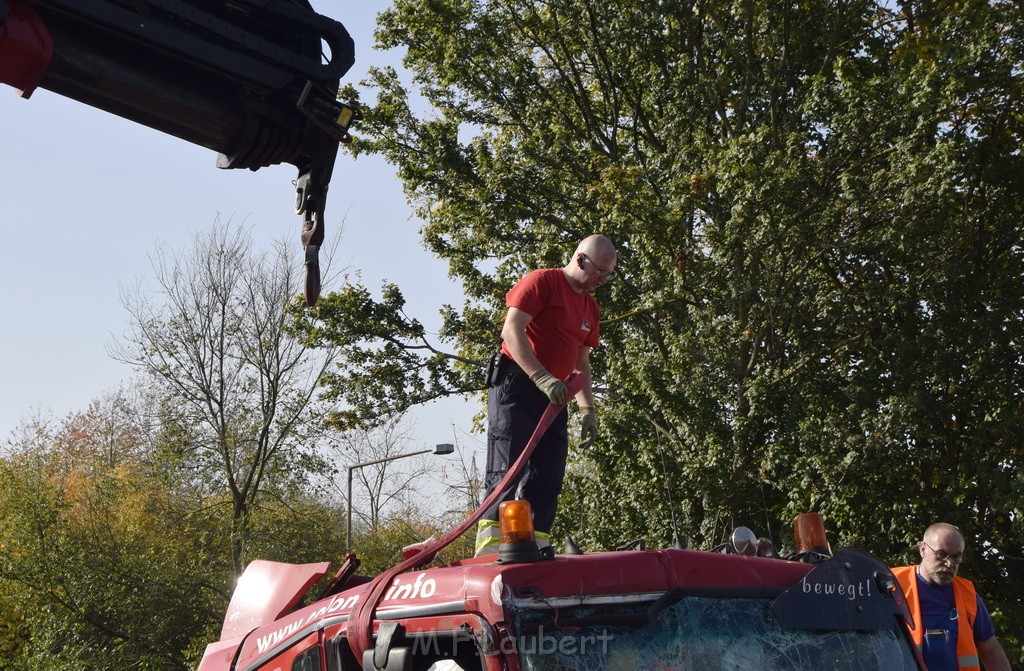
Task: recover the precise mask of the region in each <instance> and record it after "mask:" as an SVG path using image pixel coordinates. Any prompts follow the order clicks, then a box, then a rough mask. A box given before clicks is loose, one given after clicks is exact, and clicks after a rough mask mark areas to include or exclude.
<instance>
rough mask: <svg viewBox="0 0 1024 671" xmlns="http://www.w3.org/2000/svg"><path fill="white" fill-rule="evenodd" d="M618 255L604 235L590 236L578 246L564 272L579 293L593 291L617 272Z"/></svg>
mask: <svg viewBox="0 0 1024 671" xmlns="http://www.w3.org/2000/svg"><path fill="white" fill-rule="evenodd" d="M617 260H618V253H617V252H616V251H615V245H613V244H612V241H611V240H609V239H608V238H606V237H604V236H603V235H596V234H595V235H588V236H587V237H585V238H583V239H582V240H580V244H578V245H576V251H575V252H574V253H573V255H572V258H571V259H569V263H567V264H566V266H565V268H563V269H562V272H563V273H565V278H566V279H567V280H568V281H569V284H570V286H572V288H573V290H574V291H576V292H577V293H582V292H584V291H593V290H594V289H596V288H597V287H599V286H601V285H602V284H604V283H605V282H607V281H608V279H609V278H610V277H611V276H612V273H614V272H615V263H616V261H617Z"/></svg>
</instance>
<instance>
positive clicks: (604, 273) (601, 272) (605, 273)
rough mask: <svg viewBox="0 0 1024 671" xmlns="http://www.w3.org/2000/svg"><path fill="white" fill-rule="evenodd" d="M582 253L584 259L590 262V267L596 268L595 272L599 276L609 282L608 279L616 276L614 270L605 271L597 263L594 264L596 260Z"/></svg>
mask: <svg viewBox="0 0 1024 671" xmlns="http://www.w3.org/2000/svg"><path fill="white" fill-rule="evenodd" d="M580 253H581V254H583V258H584V259H586V260H587V261H590V265H592V266H594V270H595V271H597V274H598V275H599V276H600V277H603V278H605V279H606V280H607V279H611V277H612V276H613V275H615V271H614V270H605V269H604V268H602V267H601V266H599V265H597V264H596V263H594V259H592V258H590V257H589V256H587V255H586V254H585V253H584V252H580Z"/></svg>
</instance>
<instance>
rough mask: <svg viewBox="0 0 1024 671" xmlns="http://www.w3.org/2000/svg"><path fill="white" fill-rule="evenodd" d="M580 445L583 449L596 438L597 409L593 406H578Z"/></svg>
mask: <svg viewBox="0 0 1024 671" xmlns="http://www.w3.org/2000/svg"><path fill="white" fill-rule="evenodd" d="M580 425H581V429H580V447H581V448H583V449H584V450H586V449H588V448H589V447H590V446H591V445H593V444H594V441H595V440H596V439H597V410H595V409H594V407H593V406H589V405H581V406H580Z"/></svg>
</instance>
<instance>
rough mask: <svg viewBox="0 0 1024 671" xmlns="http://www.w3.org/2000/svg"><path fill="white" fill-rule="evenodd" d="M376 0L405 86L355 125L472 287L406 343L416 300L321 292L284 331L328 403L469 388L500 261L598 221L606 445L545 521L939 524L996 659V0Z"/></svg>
mask: <svg viewBox="0 0 1024 671" xmlns="http://www.w3.org/2000/svg"><path fill="white" fill-rule="evenodd" d="M379 18H380V23H379V30H378V33H377V38H378V43H379V46H382V47H385V48H393V47H401V48H404V49H405V60H404V64H405V66H406V67H407V68H408V71H409V72H410V73H411V81H409V82H407V81H403V79H402V78H401V77H400V76H399V74H398V73H396V72H394V71H392V70H388V69H380V70H376V71H374V72H373V73H372V76H371V79H370V81H369V82H368V88H369V89H370V90H369V91H367V90H364V91H362V92H360V91H356V90H354V89H353V90H351V91H349V93H350V94H352V95H358V94H359V93H363V94H364V97H366V96H368V95H370V96H372V97H373V100H366V101H364V104H363V106H364V113H365V117H366V119H365V121H364V122H363V124H362V126H361V137H359V138H358V139H357V140H356V142H354V143H353V144H352V145H351V147H350V149H351V151H352V153H354V154H355V155H356V156H358V155H360V154H364V153H369V154H380V155H383V156H384V157H386V158H387V159H388V160H389V161H390V162H391V163H393V164H394V165H395V166H396V167H397V169H398V173H399V175H400V177H401V179H402V181H403V184H404V187H405V192H406V195H407V197H408V198H409V200H410V203H411V204H412V206H413V208H414V211H415V214H416V215H418V216H419V217H420V218H421V219H422V220H423V221H424V222H425V225H424V227H423V229H422V231H421V234H422V238H423V241H424V244H425V245H426V247H427V248H428V249H429V250H430V251H431V252H433V253H434V254H436V255H437V256H439V257H440V258H442V259H444V260H446V261H447V262H448V263H449V270H450V273H451V276H452V277H453V278H455V279H457V280H458V281H459V282H460V283H461V284H462V286H463V288H464V291H465V294H466V303H465V304H464V305H463V306H460V307H459V308H458V309H456V308H452V307H445V308H444V309H443V316H444V318H445V324H444V327H443V329H442V332H441V333H440V334H439V336H438V340H439V343H438V344H436V345H432V348H433V349H432V350H431V353H430V356H424V355H422V354H421V353H420V352H417V351H416V349H414V348H413V347H411V346H410V345H412V344H413V343H412V340H410V339H406V337H405V336H401V337H400V338H397V339H396V338H394V337H392V335H391V334H390V333H388V332H387V330H388V328H389V326H390V325H394V324H397V323H399V322H400V323H401V324H402V325H403V327H404V326H407V325H408V324H410V323H411V321H410V320H409V319H408V318H407V317H405V315H404V314H403V313H402V309H403V307H402V303H403V300H402V297H401V294H400V291H399V290H398V289H397V288H395V287H389V288H388V289H387V291H386V292H385V295H384V298H383V299H382V300H380V301H376V300H373V299H372V298H371V297H370V295H369V293H368V292H367V291H366V290H365V289H364V288H361V287H358V286H356V287H353V288H352V289H351V290H348V289H347V290H346V292H349V291H351V292H355V294H356V295H358V299H359V300H358V301H351V302H349V303H346V301H347V300H348V299H350V298H351V296H348V297H346V296H345V292H342V294H339V295H338V296H334V297H327V299H328V300H326V301H325V305H327V306H331V311H324V312H320V313H313V314H312V315H311V322H310V324H309V325H308V326H309V333H310V334H311V337H312V341H313V342H317V343H320V344H332V345H333V344H338V343H341V344H343V345H344V346H345V347H347V348H348V349H347V351H346V352H345V357H347V358H348V359H351V360H353V361H355V362H356V363H357V364H359V365H358V366H357V367H356V368H353V369H350V371H349V373H348V374H347V375H346V376H345V377H344V378H343V379H342V378H339V379H338V380H337V381H336V382H337V385H336V387H335V391H336V393H337V395H338V398H347V399H348V400H350V401H351V400H352V398H351V397H346V389H354V390H356V391H355V392H354V394H353V395H354V396H358V397H359V398H360V399H361V403H362V405H360V406H359V410H360V412H359V413H358V414H357V415H353V416H351V417H349V419H350V420H352V421H356V420H358V421H368V422H372V421H374V419H375V417H376V416H377V415H376V414H375V413H376V410H375V408H383V409H384V410H385V411H386V412H388V413H390V412H393V411H394V410H395V403H398V404H399V405H402V404H406V403H414V402H417V401H419V400H422V398H424V397H425V396H428V395H431V394H432V395H437V394H440V393H443V390H449V391H452V392H458V391H466V390H473V389H479V388H480V386H481V385H480V371H479V368H478V367H477V366H475V365H472V362H482V361H483V360H484V359H485V355H486V352H487V351H488V350H490V349H492V348H493V347H494V345H495V343H496V338H497V336H496V334H497V332H498V327H497V325H498V323H499V320H500V318H501V309H502V304H503V301H502V297H503V294H504V292H505V291H506V290H507V289H508V287H510V286H511V285H512V284H513V283H514V282H515V281H516V280H517V279H518V278H519V277H520V276H521V275H522V274H523V273H524V272H525V271H527V270H529V269H532V268H534V267H539V266H559V265H562V264H563V263H564V262H565V255H566V254H567V253H568V252H569V251H571V249H572V247H573V245H574V244H575V242H576V241H577V240H579V239H580V238H582V237H584V236H585V235H587V234H589V233H591V232H600V233H604V234H605V235H607V236H609V237H610V238H612V239H613V240H614V241H616V242H617V243H618V244H619V246H620V247H619V248H620V260H619V264H618V268H617V270H618V273H617V276H616V279H615V281H614V282H613V283H611V284H609V285H608V287H607V288H606V289H604V290H602V292H601V293H599V296H598V297H599V300H600V301H601V303H602V306H603V310H604V321H603V323H602V336H603V342H604V347H603V348H602V349H601V351H599V352H597V353H596V356H595V357H594V362H595V369H596V375H597V379H598V381H599V386H600V387H602V389H601V396H602V399H601V400H602V401H603V402H602V411H601V412H602V418H603V431H604V441H603V443H602V445H601V446H599V447H598V448H597V449H596V450H594V451H592V452H591V453H590V454H589V455H587V457H586V459H587V464H586V466H585V467H581V468H579V469H578V470H576V471H572V472H571V473H570V481H569V483H568V484H567V487H566V493H565V497H564V499H565V500H564V501H563V505H562V506H561V510H560V522H559V523H560V524H564V525H566V526H576V525H575V523H576V521H577V520H579V521H580V522H579V523H580V524H582V523H585V525H584V526H582V527H578V526H577V527H576V533H577V534H578V535H579V536H580V537H581V538H580V539H581V540H583V541H584V542H585V543H586V544H588V545H590V546H592V547H593V546H602V547H607V546H610V545H614V544H616V543H617V542H618V541H620V540H623V539H628V538H630V537H631V536H637V535H644V536H649V537H653V538H656V539H658V540H659V541H661V542H663V543H664V542H668V541H670V539H671V536H672V532H671V529H670V528H669V527H670V525H669V522H668V521H669V519H671V518H672V516H673V515H674V516H675V518H676V519H677V521H678V525H679V527H680V535H681V536H683V537H684V539H686V540H687V541H688V542H689V543H691V544H693V545H696V546H705V547H706V546H708V545H710V544H713V543H715V542H717V541H718V540H720V539H721V537H722V535H723V533H724V531H725V530H726V529H727V528H730V527H731V526H732V525H734V524H747V525H749V526H752V527H754V528H757V529H761V530H763V531H767V529H765V526H769V527H770V529H771V531H772V533H773V535H776V536H777V537H778V538H780V539H785V538H786V536H788V532H787V531H786V530H785V529H786V527H787V526H788V524H789V521H790V520H791V519H792V517H793V516H794V515H795V514H796V513H799V512H804V511H817V512H821V513H823V514H824V515H825V517H826V520H827V522H828V525H829V528H830V531H831V533H832V534H833V536H834V540H833V542H834V543H837V544H840V545H855V546H860V547H862V548H865V549H867V550H869V551H871V552H874V553H875V554H878V555H879V556H881V557H883V558H885V559H886V560H888V561H890V562H891V563H893V564H898V563H904V562H907V561H912V560H913V559H914V557H913V554H912V548H913V547H914V546H915V544H916V541H917V540H918V539H919V537H920V534H921V532H922V530H923V529H924V527H925V526H926V525H927V524H928V523H930V522H932V521H936V520H946V521H951V522H954V523H956V524H958V525H959V526H960V527H961V529H963V530H964V533H965V535H966V537H967V539H968V548H969V550H968V559H967V561H966V562H965V565H964V572H965V573H966V574H968V576H970V577H973V578H975V579H976V580H977V582H978V583H979V584H980V586H981V589H982V592H983V594H985V595H986V596H987V598H988V600H989V602H990V604H991V606H992V609H993V611H994V612H995V613H996V614H997V621H998V622H999V624H1001V625H1003V626H1005V627H1007V628H1008V633H1007V640H1008V642H1009V647H1010V648H1011V657H1014V656H1016V657H1017V658H1020V657H1021V655H1022V653H1021V645H1022V643H1024V637H1022V633H1021V631H1022V630H1020V629H1019V626H1020V625H1019V624H1017V623H1020V622H1022V621H1024V605H1022V603H1021V599H1022V596H1021V595H1024V550H1022V548H1024V524H1022V521H1021V516H1022V515H1024V509H1022V508H1021V504H1020V501H1021V500H1024V496H1022V495H1024V475H1022V473H1021V470H1020V463H1021V458H1022V449H1024V445H1022V442H1021V441H1022V439H1021V436H1022V435H1024V432H1022V428H1024V427H1022V420H1024V396H1022V392H1021V390H1022V389H1024V362H1022V359H1021V356H1020V354H1019V352H1020V348H1021V344H1022V337H1024V333H1022V329H1024V319H1022V316H1024V249H1022V247H1021V243H1020V240H1021V227H1022V221H1024V217H1022V208H1021V203H1022V202H1024V198H1022V197H1024V165H1022V160H1021V156H1020V151H1019V148H1020V146H1021V140H1022V123H1024V98H1022V70H1024V15H1022V13H1021V11H1020V5H1019V4H1015V3H1012V2H1007V1H1004V0H996V1H993V2H989V1H988V0H967V1H965V2H957V3H946V4H934V3H931V2H917V1H908V2H898V3H875V2H869V1H865V2H815V3H811V4H809V5H796V4H792V3H787V2H779V1H768V2H759V1H757V0H735V1H732V2H707V1H706V0H691V1H683V2H679V1H670V2H664V1H661V0H659V1H658V2H653V1H650V0H641V1H639V2H636V1H635V0H631V1H630V2H624V1H622V0H549V1H547V2H535V1H533V0H397V2H395V4H394V6H393V7H392V8H391V9H390V10H388V11H386V12H384V13H383V14H381V15H380V17H379ZM380 328H383V329H384V330H383V331H381V330H378V329H380ZM396 332H398V333H402V332H403V330H402V329H401V328H400V329H397V330H396ZM421 337H422V333H417V334H416V338H421ZM442 344H443V346H444V347H447V349H448V350H450V352H448V353H447V354H445V353H440V354H439V353H438V352H440V351H441V349H442ZM417 346H419V345H418V344H417ZM374 353H384V354H386V355H387V356H386V357H381V358H377V359H375V358H374ZM393 355H394V356H393ZM395 356H397V357H407V359H405V360H404V361H403V363H402V364H401V365H400V366H397V367H392V362H393V361H395V360H396V359H395ZM342 383H343V384H344V386H343V384H342ZM400 387H404V388H407V389H414V390H423V389H430V390H431V391H430V394H420V393H410V394H405V395H401V394H399V395H394V394H392V393H391V391H393V390H395V389H398V388H400ZM368 399H369V400H368ZM609 510H614V511H615V512H616V514H615V515H608V514H607V511H609ZM783 542H784V541H783ZM1014 627H1017V628H1016V629H1015V628H1014Z"/></svg>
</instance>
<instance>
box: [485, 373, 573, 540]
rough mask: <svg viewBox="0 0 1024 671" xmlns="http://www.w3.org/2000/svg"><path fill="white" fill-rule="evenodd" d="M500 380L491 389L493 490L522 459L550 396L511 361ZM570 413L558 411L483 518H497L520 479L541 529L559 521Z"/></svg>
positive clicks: (489, 416) (489, 434)
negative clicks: (556, 511)
mask: <svg viewBox="0 0 1024 671" xmlns="http://www.w3.org/2000/svg"><path fill="white" fill-rule="evenodd" d="M505 363H506V371H507V372H506V373H505V375H504V376H503V377H502V380H501V384H499V385H498V386H496V387H491V388H490V389H489V390H488V391H487V420H488V422H487V479H486V481H485V482H484V484H485V486H486V488H487V494H488V495H489V494H490V493H491V492H492V491H494V488H495V487H497V486H498V483H500V482H501V479H502V478H504V477H505V474H506V473H507V472H508V470H509V469H510V468H511V467H512V465H513V464H514V463H515V462H516V459H518V458H519V455H520V454H522V453H523V450H524V449H525V448H526V444H527V443H529V442H530V436H532V435H533V431H534V429H536V428H537V422H538V421H540V418H541V415H543V414H544V411H545V410H547V407H548V405H549V404H550V401H548V397H547V396H545V395H544V392H542V391H541V390H539V389H537V387H536V385H534V384H533V382H532V381H531V380H530V378H529V377H528V376H527V375H526V374H525V373H523V372H522V370H521V369H519V367H518V366H517V365H516V364H515V363H512V362H511V361H510V360H506V362H505ZM568 417H569V413H568V411H567V410H566V408H564V407H563V408H562V411H561V412H559V413H558V415H557V416H556V417H555V420H554V421H553V422H552V423H551V426H549V427H548V430H547V431H546V432H545V433H544V435H543V436H542V437H541V439H540V442H539V443H538V444H537V447H536V448H534V450H533V454H532V455H531V456H530V461H529V462H528V463H527V464H526V466H525V467H524V468H523V470H522V471H521V472H520V474H519V477H517V478H516V479H515V480H514V481H513V482H512V483H511V484H510V485H509V487H508V488H507V489H506V491H505V494H503V495H502V496H501V498H499V499H498V500H497V502H495V504H494V506H493V507H492V508H489V509H488V510H487V512H486V513H484V516H483V519H490V520H497V519H498V505H499V504H500V503H502V502H503V501H508V500H511V499H514V498H516V496H515V494H516V489H517V487H518V485H519V484H520V482H521V484H522V498H524V499H526V500H527V501H529V502H530V507H531V508H532V509H533V523H534V527H535V528H536V530H537V531H541V532H544V533H548V532H549V531H551V525H552V524H553V523H554V521H555V508H556V507H557V505H558V494H559V493H560V492H561V491H562V479H563V478H564V477H565V460H566V457H567V455H568V450H569V432H568Z"/></svg>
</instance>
